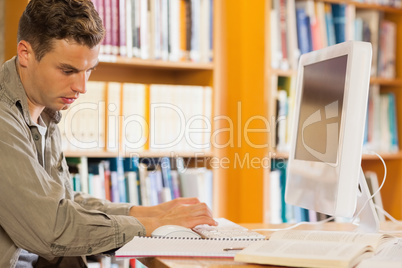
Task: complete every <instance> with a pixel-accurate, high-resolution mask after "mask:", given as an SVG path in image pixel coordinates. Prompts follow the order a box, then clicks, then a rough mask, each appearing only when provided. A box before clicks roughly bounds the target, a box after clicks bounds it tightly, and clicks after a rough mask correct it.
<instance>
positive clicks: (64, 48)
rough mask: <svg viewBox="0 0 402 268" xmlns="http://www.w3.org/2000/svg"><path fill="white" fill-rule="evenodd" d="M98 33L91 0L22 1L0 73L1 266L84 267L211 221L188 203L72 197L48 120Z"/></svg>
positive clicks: (91, 55) (53, 120)
mask: <svg viewBox="0 0 402 268" xmlns="http://www.w3.org/2000/svg"><path fill="white" fill-rule="evenodd" d="M103 37H104V29H103V27H102V23H101V20H100V18H99V15H98V14H97V13H96V11H95V9H94V7H93V5H92V3H91V1H90V0H31V1H30V2H29V3H28V5H27V7H26V9H25V11H24V13H23V15H22V17H21V19H20V23H19V29H18V45H17V56H16V57H14V58H12V59H11V60H9V61H8V62H6V63H5V64H4V65H3V66H2V69H1V71H0V137H1V140H0V152H1V155H0V157H1V165H0V183H1V188H0V203H1V210H0V267H32V266H35V267H85V266H86V265H85V261H84V257H83V256H85V255H93V254H97V253H103V252H109V251H113V250H114V249H117V248H119V247H121V246H122V245H124V244H125V243H126V242H128V241H130V240H131V239H132V238H133V237H134V236H136V235H139V236H141V235H150V233H151V232H152V231H153V230H154V229H155V228H157V227H159V226H162V225H166V224H176V225H183V226H185V227H194V226H196V225H198V224H210V225H215V224H216V223H215V221H214V220H213V218H212V216H211V213H210V210H209V209H208V208H207V206H206V205H205V204H203V203H200V202H199V201H198V200H197V199H193V198H190V199H177V200H173V201H171V202H167V203H164V204H161V205H158V206H154V207H133V206H131V205H130V204H116V203H110V202H108V201H104V200H99V199H95V198H91V197H89V196H86V195H84V194H80V193H76V194H75V195H74V194H73V191H72V187H71V182H70V179H69V173H68V167H67V164H66V160H65V158H64V155H63V153H62V151H61V140H60V132H59V130H58V127H57V123H58V122H59V121H60V113H59V111H60V110H62V109H67V108H68V107H69V106H70V105H71V104H72V103H73V102H74V101H75V100H76V99H77V98H78V97H79V96H80V94H84V93H85V92H86V87H85V86H86V82H87V81H88V78H89V76H90V74H91V72H92V71H93V70H94V69H95V67H96V65H97V63H98V53H99V44H100V42H101V41H102V39H103Z"/></svg>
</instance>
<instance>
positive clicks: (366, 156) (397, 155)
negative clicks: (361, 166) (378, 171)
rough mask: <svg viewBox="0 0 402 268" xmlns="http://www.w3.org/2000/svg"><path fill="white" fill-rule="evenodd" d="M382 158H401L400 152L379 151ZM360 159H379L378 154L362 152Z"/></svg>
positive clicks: (401, 153)
mask: <svg viewBox="0 0 402 268" xmlns="http://www.w3.org/2000/svg"><path fill="white" fill-rule="evenodd" d="M379 155H381V157H382V158H383V159H384V160H396V159H402V152H397V153H379ZM362 160H380V159H379V158H378V156H376V155H371V154H364V155H363V157H362Z"/></svg>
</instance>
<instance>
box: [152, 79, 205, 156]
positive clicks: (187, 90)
mask: <svg viewBox="0 0 402 268" xmlns="http://www.w3.org/2000/svg"><path fill="white" fill-rule="evenodd" d="M211 94H212V90H211V88H210V87H201V86H171V85H151V86H150V129H151V131H150V145H149V147H150V149H151V150H155V151H172V150H173V151H209V150H210V146H211V145H210V134H211V113H212V105H211V103H212V95H211Z"/></svg>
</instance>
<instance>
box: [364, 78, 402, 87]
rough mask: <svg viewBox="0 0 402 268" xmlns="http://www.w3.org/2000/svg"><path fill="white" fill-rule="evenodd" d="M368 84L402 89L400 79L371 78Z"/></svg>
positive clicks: (401, 80)
mask: <svg viewBox="0 0 402 268" xmlns="http://www.w3.org/2000/svg"><path fill="white" fill-rule="evenodd" d="M370 84H377V85H380V86H397V87H402V79H400V78H395V79H387V78H381V77H372V78H370Z"/></svg>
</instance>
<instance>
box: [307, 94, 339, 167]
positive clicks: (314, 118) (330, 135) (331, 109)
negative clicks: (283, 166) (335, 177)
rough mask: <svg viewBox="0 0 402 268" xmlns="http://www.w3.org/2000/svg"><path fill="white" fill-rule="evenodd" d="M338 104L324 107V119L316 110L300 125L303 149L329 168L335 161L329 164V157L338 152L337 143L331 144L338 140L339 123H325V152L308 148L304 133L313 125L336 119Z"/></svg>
mask: <svg viewBox="0 0 402 268" xmlns="http://www.w3.org/2000/svg"><path fill="white" fill-rule="evenodd" d="M338 106H339V102H338V101H334V102H332V103H330V104H328V105H326V106H325V119H322V117H321V111H320V110H317V111H315V112H314V113H312V114H311V115H310V116H309V117H308V118H307V119H306V120H305V121H304V123H303V125H302V131H301V134H302V143H303V146H304V148H305V149H306V150H307V151H308V152H309V153H310V154H311V155H313V156H314V157H315V158H317V159H318V160H320V161H322V162H324V163H326V164H328V165H330V166H336V165H337V164H336V161H335V163H329V162H328V161H327V160H328V159H331V155H334V154H335V155H336V152H337V150H338V148H337V146H338V142H332V141H338V140H339V134H338V129H339V123H338V122H336V123H327V124H326V134H327V135H326V142H325V144H326V146H325V152H323V153H322V152H319V151H317V150H315V149H314V148H312V147H311V146H309V145H308V144H307V142H306V137H305V131H306V130H307V129H308V128H309V127H312V126H313V124H316V123H319V122H321V121H322V120H326V121H327V120H330V119H332V118H337V117H338V116H339V109H338Z"/></svg>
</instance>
